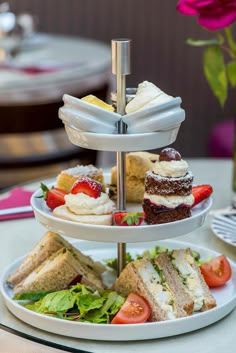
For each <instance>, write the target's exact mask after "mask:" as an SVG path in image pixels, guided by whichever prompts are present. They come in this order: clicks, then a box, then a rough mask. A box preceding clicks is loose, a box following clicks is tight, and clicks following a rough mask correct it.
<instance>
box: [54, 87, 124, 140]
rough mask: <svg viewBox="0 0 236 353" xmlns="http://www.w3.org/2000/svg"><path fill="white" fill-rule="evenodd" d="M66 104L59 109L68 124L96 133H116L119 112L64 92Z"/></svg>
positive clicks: (64, 121) (60, 114)
mask: <svg viewBox="0 0 236 353" xmlns="http://www.w3.org/2000/svg"><path fill="white" fill-rule="evenodd" d="M63 101H64V106H63V107H61V108H60V109H59V118H60V119H61V120H62V121H63V123H64V124H66V125H73V126H74V127H75V128H77V129H79V130H83V131H88V132H94V133H102V134H104V133H107V134H114V132H115V130H116V122H117V121H119V120H120V118H121V116H120V115H119V114H116V113H113V112H111V111H108V110H106V109H102V108H100V107H98V106H96V105H94V104H91V103H88V102H85V101H83V100H81V99H79V98H76V97H73V96H70V95H68V94H64V96H63Z"/></svg>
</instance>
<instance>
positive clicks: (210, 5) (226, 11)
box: [177, 0, 236, 31]
mask: <svg viewBox="0 0 236 353" xmlns="http://www.w3.org/2000/svg"><path fill="white" fill-rule="evenodd" d="M177 10H178V11H179V12H181V13H182V14H184V15H189V16H195V15H196V16H198V23H199V24H200V26H202V27H205V28H206V29H209V30H211V31H215V30H218V29H221V28H224V27H227V26H229V25H231V23H233V22H234V21H235V20H236V0H180V1H179V2H178V4H177Z"/></svg>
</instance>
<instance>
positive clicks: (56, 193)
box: [39, 183, 67, 210]
mask: <svg viewBox="0 0 236 353" xmlns="http://www.w3.org/2000/svg"><path fill="white" fill-rule="evenodd" d="M40 186H41V189H42V191H43V194H42V195H41V196H39V197H42V198H43V199H44V200H45V201H46V205H47V206H48V207H49V208H50V209H51V210H54V208H56V207H58V206H61V205H64V204H65V195H67V193H66V192H65V191H64V190H61V189H59V188H54V187H52V188H51V189H49V188H48V187H47V186H46V185H45V184H43V183H41V184H40Z"/></svg>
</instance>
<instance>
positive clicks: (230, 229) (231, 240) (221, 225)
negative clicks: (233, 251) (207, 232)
mask: <svg viewBox="0 0 236 353" xmlns="http://www.w3.org/2000/svg"><path fill="white" fill-rule="evenodd" d="M211 229H212V230H213V232H214V233H215V235H216V236H217V237H218V238H219V239H221V240H223V241H224V242H225V243H228V244H230V245H233V246H236V214H230V213H225V214H221V215H219V216H216V217H214V218H213V219H212V222H211Z"/></svg>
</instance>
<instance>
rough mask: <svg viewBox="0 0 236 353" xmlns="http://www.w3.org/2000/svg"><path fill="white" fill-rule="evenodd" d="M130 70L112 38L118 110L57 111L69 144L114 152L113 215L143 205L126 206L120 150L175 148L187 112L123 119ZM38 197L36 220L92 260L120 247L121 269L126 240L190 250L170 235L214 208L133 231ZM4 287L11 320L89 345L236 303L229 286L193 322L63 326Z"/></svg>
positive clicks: (176, 102)
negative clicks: (62, 214) (58, 213)
mask: <svg viewBox="0 0 236 353" xmlns="http://www.w3.org/2000/svg"><path fill="white" fill-rule="evenodd" d="M130 71H131V70H130V40H129V39H115V40H112V72H113V74H115V75H116V77H117V92H116V95H117V102H116V104H117V112H116V113H113V112H108V111H105V110H103V109H101V108H99V107H97V106H94V105H91V104H88V103H86V102H82V101H80V100H77V99H76V98H74V97H70V96H67V95H65V96H64V97H63V98H64V102H65V106H64V108H61V111H60V114H59V116H60V118H61V119H62V120H63V122H64V124H65V129H66V132H67V135H68V138H69V140H70V141H71V142H72V143H73V144H75V145H77V146H80V147H85V148H88V149H96V150H100V151H116V152H117V181H118V185H117V186H118V192H117V194H118V195H117V196H118V200H117V210H126V209H127V210H132V211H133V210H141V205H129V204H128V205H126V195H125V173H126V170H125V169H126V166H125V153H126V152H129V151H140V150H151V149H156V148H162V147H164V146H167V145H170V144H171V143H173V142H174V141H175V139H176V136H177V133H178V130H179V127H180V124H181V122H182V121H183V120H184V111H183V110H182V108H180V103H181V99H180V98H173V100H172V101H170V102H167V103H164V104H162V105H161V106H160V107H152V108H149V109H148V110H143V111H142V112H141V113H137V114H136V113H134V114H130V115H127V116H126V115H125V105H126V75H128V74H130ZM71 108H73V109H71ZM40 194H41V191H40V190H37V191H36V192H35V193H34V195H33V196H32V199H31V204H32V207H33V209H34V213H35V217H36V220H37V221H39V222H40V223H41V224H42V225H43V226H45V227H46V228H47V229H50V230H52V231H54V232H57V233H59V234H61V235H62V236H66V237H71V238H75V239H79V240H86V242H81V241H80V242H79V243H78V247H79V249H80V250H81V251H84V250H85V252H86V249H87V250H88V253H89V254H90V255H91V250H94V252H95V255H97V256H95V257H96V259H98V257H99V254H100V260H102V259H106V258H108V257H109V258H110V257H111V255H112V254H113V251H114V245H115V244H117V247H116V250H117V251H116V253H117V260H118V272H121V271H122V269H123V267H124V266H125V255H126V245H127V244H128V243H130V244H129V245H131V246H130V249H131V250H133V251H137V252H139V251H141V249H143V250H144V249H147V248H148V247H149V248H151V247H153V243H152V242H156V243H155V244H157V242H158V244H160V245H161V244H163V240H165V242H164V244H166V242H167V244H168V246H169V247H170V248H178V247H189V246H190V244H188V243H181V242H178V241H177V240H175V241H173V240H172V239H171V238H175V237H178V236H180V235H184V234H187V233H190V232H192V231H193V230H195V229H197V228H199V227H200V226H201V225H202V224H203V223H204V221H205V219H206V216H207V214H208V212H209V209H210V207H211V204H212V200H211V198H209V199H206V200H204V201H203V202H202V203H201V204H200V205H198V206H197V207H194V208H193V210H192V216H191V217H190V218H187V219H183V220H181V221H177V222H171V223H165V224H159V225H147V224H142V225H140V226H138V227H120V226H116V225H112V226H101V225H91V224H82V223H76V222H72V221H67V220H63V219H60V218H56V217H54V216H53V214H52V212H51V211H50V210H49V209H48V208H47V206H46V204H45V202H44V201H43V200H42V199H40V198H38V196H39V195H40ZM93 244H94V245H93ZM140 244H141V245H140ZM194 249H196V250H199V251H200V252H201V254H202V256H203V257H209V256H216V255H217V254H216V253H214V252H213V251H210V250H208V249H204V248H198V247H196V246H194ZM14 266H16V264H14ZM11 270H12V266H11V267H10V268H9V269H7V270H6V273H5V275H4V276H5V277H6V278H7V273H8V272H9V271H11ZM3 287H4V288H3V289H2V293H3V296H4V299H5V302H6V305H7V306H8V308H9V309H10V310H11V311H12V313H13V314H14V315H15V316H17V317H18V318H20V319H21V320H23V321H25V322H26V323H28V324H30V325H32V326H35V327H38V328H40V329H42V330H46V331H49V332H52V333H56V334H59V335H64V336H70V337H74V338H85V339H94V340H114V341H119V340H127V341H128V340H141V339H153V338H160V337H168V336H173V335H177V334H181V333H185V332H189V331H193V330H196V329H199V328H201V327H204V326H207V325H210V324H211V323H213V322H215V321H218V320H220V319H221V318H222V317H224V316H226V315H227V314H228V313H229V312H230V311H231V310H232V309H233V308H234V307H235V305H236V295H235V288H233V289H232V288H231V286H228V287H225V288H222V289H221V290H220V291H217V292H216V293H213V295H215V297H216V300H217V307H216V308H214V309H212V310H209V311H207V312H204V313H198V314H194V315H193V316H191V317H186V318H181V319H176V320H168V321H165V322H155V323H145V324H136V325H135V324H130V325H105V324H91V323H79V322H68V321H65V320H59V319H55V318H51V317H47V316H45V315H40V314H37V313H34V312H32V311H30V310H27V309H25V308H23V307H22V306H20V305H19V304H18V303H17V302H15V301H13V300H12V297H11V293H9V290H8V289H7V287H6V286H5V285H4V286H3ZM232 293H233V294H232Z"/></svg>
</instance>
